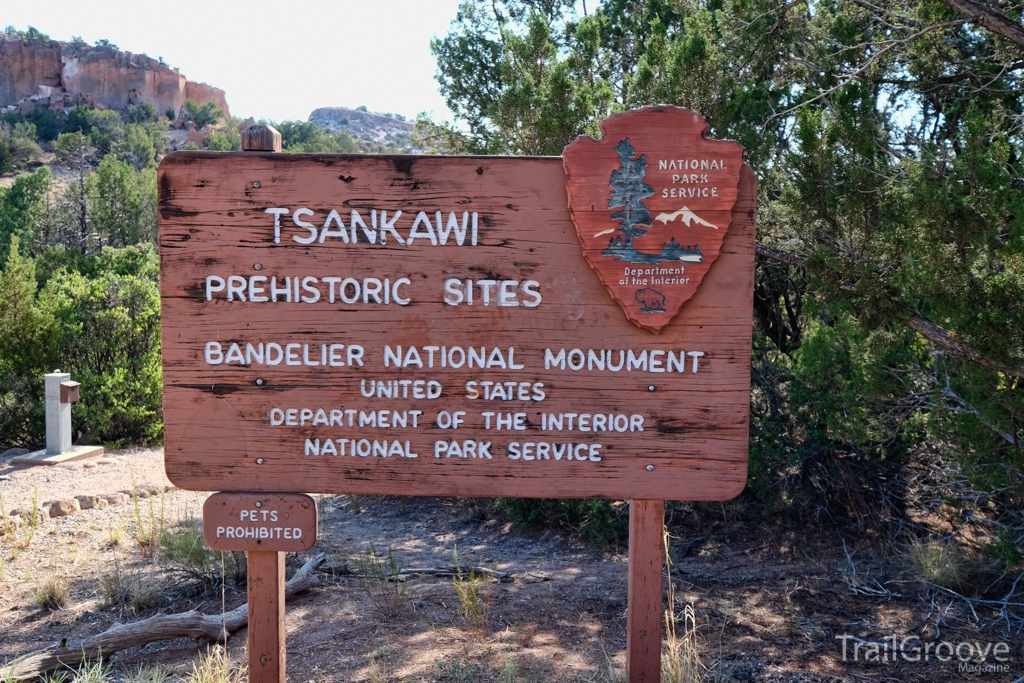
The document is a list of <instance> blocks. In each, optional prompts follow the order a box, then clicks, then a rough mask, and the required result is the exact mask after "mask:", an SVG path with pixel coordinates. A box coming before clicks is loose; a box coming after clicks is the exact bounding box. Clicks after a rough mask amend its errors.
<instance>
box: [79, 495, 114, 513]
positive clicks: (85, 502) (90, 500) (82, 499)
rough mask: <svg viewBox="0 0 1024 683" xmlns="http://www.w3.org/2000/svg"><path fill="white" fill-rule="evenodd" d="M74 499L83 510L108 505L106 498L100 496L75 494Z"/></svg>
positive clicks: (101, 507)
mask: <svg viewBox="0 0 1024 683" xmlns="http://www.w3.org/2000/svg"><path fill="white" fill-rule="evenodd" d="M75 500H77V501H78V504H79V506H81V508H82V509H83V510H92V509H97V510H102V509H103V508H105V507H107V505H109V503H107V499H106V498H103V497H102V496H84V495H83V496H75Z"/></svg>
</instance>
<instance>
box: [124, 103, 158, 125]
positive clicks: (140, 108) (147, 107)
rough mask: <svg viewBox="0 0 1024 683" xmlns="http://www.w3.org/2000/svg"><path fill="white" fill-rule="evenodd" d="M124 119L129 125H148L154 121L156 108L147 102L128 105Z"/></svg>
mask: <svg viewBox="0 0 1024 683" xmlns="http://www.w3.org/2000/svg"><path fill="white" fill-rule="evenodd" d="M125 118H126V119H127V120H128V122H129V123H149V122H150V121H153V120H154V119H156V107H154V106H153V105H152V104H150V103H149V102H140V103H139V104H133V105H130V106H129V107H128V111H127V112H126V113H125Z"/></svg>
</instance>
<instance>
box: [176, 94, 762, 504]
mask: <svg viewBox="0 0 1024 683" xmlns="http://www.w3.org/2000/svg"><path fill="white" fill-rule="evenodd" d="M650 111H655V110H650ZM657 111H661V109H658V110H657ZM674 111H675V113H674V114H673V113H664V114H663V115H662V114H659V116H661V117H662V118H661V119H660V121H661V122H663V123H659V119H657V117H654V115H653V114H644V116H645V117H647V118H643V119H641V120H640V123H639V124H636V125H634V124H629V125H627V123H628V121H629V119H627V118H625V117H623V118H622V119H621V123H620V119H615V121H614V122H613V123H612V124H611V125H609V126H607V127H606V137H605V139H604V140H603V141H602V142H601V143H593V142H589V143H584V142H578V143H577V144H576V146H575V147H573V148H572V149H575V148H577V147H578V148H580V149H581V150H582V149H585V148H586V145H594V144H599V145H602V149H604V148H605V147H607V146H608V145H611V147H610V149H612V150H613V151H612V153H610V154H605V152H601V154H600V155H597V156H595V157H594V161H593V162H592V165H593V168H592V169H590V168H589V167H588V168H587V169H585V172H584V173H583V174H582V175H580V174H578V173H577V172H575V171H573V170H572V169H573V168H575V167H574V166H573V165H572V163H570V161H571V155H572V150H570V157H569V160H567V162H566V163H567V164H568V165H569V168H570V176H569V182H570V187H571V188H572V190H571V191H572V195H573V198H574V199H573V202H574V205H575V202H576V201H577V200H576V198H577V197H583V196H590V195H592V196H593V198H592V199H591V200H587V201H589V202H590V204H592V205H593V208H590V205H589V204H588V205H587V210H588V211H589V212H590V213H593V214H594V215H595V216H596V217H597V218H595V221H596V220H597V219H600V222H601V226H600V230H598V229H596V228H595V227H593V226H592V227H590V228H585V227H584V228H581V234H583V235H584V236H586V235H588V234H590V235H593V234H594V233H597V232H600V231H601V230H608V229H611V230H613V231H615V230H619V231H620V232H621V229H622V225H624V223H623V222H622V220H620V219H619V218H616V217H615V216H613V215H612V214H615V213H617V212H621V211H623V209H622V208H621V207H619V206H618V205H617V200H616V201H612V200H611V199H610V197H611V196H612V195H613V194H614V193H615V192H617V191H618V190H615V189H614V188H612V187H610V184H614V183H615V182H616V181H615V180H614V178H613V174H614V173H619V175H620V176H621V175H622V174H623V173H624V172H626V173H627V175H628V174H632V175H633V176H637V175H638V174H639V171H638V170H637V168H636V163H637V162H638V160H639V159H640V157H643V158H644V159H645V160H646V162H647V164H648V168H647V172H646V173H647V174H646V175H644V176H642V183H641V184H646V185H648V186H650V187H651V188H653V189H654V191H655V193H657V195H658V197H659V199H658V203H655V202H653V197H654V195H650V197H639V198H634V199H630V200H629V202H632V203H629V206H631V207H633V209H630V210H635V209H637V207H639V206H640V204H644V205H645V206H646V207H647V210H648V211H649V212H651V214H652V216H653V217H654V218H653V219H652V221H653V224H654V225H652V226H650V230H649V233H648V234H649V238H650V241H651V243H652V244H653V243H654V242H657V241H658V240H662V241H664V240H665V238H666V236H668V234H669V232H671V233H672V238H674V239H675V242H676V243H677V244H683V243H684V242H685V243H687V244H691V243H692V244H693V245H696V244H698V243H699V246H700V251H701V255H702V256H703V257H704V260H703V261H702V262H701V263H699V264H696V263H694V262H693V261H692V260H691V261H687V260H685V258H683V255H680V257H679V259H680V260H679V265H674V264H668V265H666V263H667V262H662V261H659V262H658V263H646V262H635V261H630V260H629V259H625V260H624V259H622V258H619V259H618V260H616V259H615V258H614V257H605V256H601V255H599V256H598V257H596V258H600V259H602V260H601V261H600V262H599V263H600V265H599V267H597V272H595V270H594V269H592V268H591V265H589V264H588V262H587V260H585V258H584V254H585V253H591V252H590V250H591V246H590V244H589V242H588V241H587V240H586V239H585V240H584V241H583V248H582V249H581V239H580V237H579V236H578V233H577V229H576V227H575V226H574V224H573V216H576V217H577V220H578V222H580V221H581V219H580V218H579V215H578V214H579V212H575V213H573V214H570V210H569V206H570V203H569V199H568V197H567V194H566V171H565V168H564V167H563V161H562V159H561V158H559V157H552V158H509V157H415V156H366V155H282V154H277V155H274V154H259V153H247V154H225V153H208V152H176V153H174V154H171V155H169V156H167V157H166V158H165V159H164V161H163V163H162V164H161V166H160V177H159V190H160V205H159V210H160V255H161V295H162V305H163V311H162V322H163V353H164V383H165V392H164V418H165V461H166V469H167V475H168V477H169V478H170V479H171V481H172V482H174V483H175V485H177V486H179V487H181V488H184V489H192V490H210V489H220V490H236V491H238V490H244V491H294V492H323V493H365V494H400V495H459V496H520V497H530V496H535V497H609V498H645V499H672V500H679V499H685V500H723V499H728V498H731V497H733V496H735V495H737V494H738V493H739V492H740V491H741V490H742V489H743V487H744V485H745V483H746V466H747V439H748V413H749V403H750V346H751V320H752V305H753V277H754V212H755V210H756V194H757V192H756V181H755V179H754V175H753V173H752V172H751V171H750V170H749V169H748V168H747V167H746V166H743V165H742V164H741V163H740V158H739V156H737V154H736V153H735V145H733V144H732V143H728V146H729V149H730V150H733V151H730V152H722V151H720V150H719V149H718V148H717V147H714V145H713V143H710V142H709V141H706V140H703V138H702V137H701V135H700V133H701V131H702V130H703V125H702V123H701V122H699V121H697V122H694V121H696V120H695V119H693V115H692V113H690V112H687V111H685V110H674ZM680 112H682V114H681V115H684V116H685V117H689V118H688V119H687V120H688V121H691V124H687V125H683V124H681V123H679V121H677V120H676V118H677V117H678V116H679V115H680ZM698 124H699V125H698ZM659 126H661V127H659ZM672 131H675V133H673V132H672ZM673 135H677V136H678V137H679V139H678V140H676V139H674V138H673ZM627 137H628V138H629V140H630V144H631V145H632V146H633V150H632V151H631V152H630V151H629V150H628V149H626V148H625V147H623V148H622V149H621V150H620V152H614V149H615V147H620V146H621V144H620V143H621V141H622V140H625V139H626V138H627ZM602 155H603V156H602ZM680 155H683V156H682V157H681V156H680ZM685 156H692V158H691V159H690V160H687V159H685V158H684V157H685ZM605 157H607V158H605ZM680 159H683V165H684V166H687V168H686V169H684V170H687V172H689V166H692V165H693V164H692V163H691V162H692V161H693V159H696V167H697V170H696V171H695V172H694V173H695V175H694V177H691V178H688V179H687V183H686V185H687V187H688V188H689V187H693V188H707V187H713V188H718V190H717V192H718V193H719V196H720V197H722V198H723V199H722V202H723V203H722V204H721V205H719V204H715V205H714V206H711V205H708V208H704V207H705V205H704V204H699V203H697V201H696V200H697V197H696V196H694V197H693V200H694V201H693V202H691V201H690V197H689V195H687V197H686V198H685V199H681V198H680V196H679V194H678V190H679V188H680V187H682V185H683V184H682V182H681V180H680V181H679V182H675V181H672V176H673V174H677V175H679V176H680V177H681V176H682V172H681V171H680V170H679V168H678V166H679V164H680ZM663 160H668V161H667V162H666V166H667V165H668V162H671V163H675V164H676V169H675V170H671V169H668V168H666V169H661V163H662V161H663ZM703 160H707V161H708V163H710V162H711V161H714V160H719V161H718V162H717V163H718V166H719V168H716V169H714V171H713V172H711V171H710V170H701V165H702V164H703V163H704V161H703ZM722 160H724V161H722ZM630 165H632V166H633V167H634V168H633V170H632V171H629V169H626V171H623V170H622V167H623V166H630ZM677 172H678V173H677ZM705 174H706V178H705V177H704V176H705ZM630 182H632V181H630ZM673 182H674V185H673ZM590 184H593V186H594V187H593V188H590V187H589V186H590ZM670 185H671V187H670ZM730 188H731V189H730ZM666 189H668V190H669V191H670V192H669V194H670V196H671V191H672V190H673V189H675V190H676V191H677V192H676V197H675V198H674V199H672V202H671V203H669V204H667V205H664V204H663V203H661V202H662V200H661V199H660V198H661V196H662V194H663V193H664V191H665V190H666ZM588 192H589V193H590V195H588V194H587V193H588ZM644 192H646V190H645V191H644ZM708 192H709V193H710V192H711V190H708ZM619 194H622V192H619ZM627 194H628V193H627ZM641 194H642V193H641ZM700 194H701V195H702V198H703V194H704V190H703V189H702V190H700ZM616 196H618V195H616ZM666 201H667V200H666ZM601 202H603V205H604V206H607V207H608V208H606V209H601V206H602V204H601ZM638 202H639V203H638ZM627 203H628V202H627ZM612 204H616V205H615V206H612ZM675 204H679V206H675ZM683 206H686V207H688V208H689V209H690V210H692V212H693V214H694V215H695V216H696V217H697V218H693V217H692V216H690V215H689V214H687V213H686V212H685V211H683V212H682V213H679V214H678V215H677V216H676V217H675V218H666V221H665V231H664V234H662V232H659V231H661V228H662V223H661V222H660V221H659V220H658V215H659V214H660V213H664V212H666V211H667V210H668V209H669V208H671V209H672V210H673V211H677V210H681V208H682V207H683ZM584 213H586V212H584ZM598 214H600V215H598ZM632 220H633V222H632V223H631V225H632V226H633V227H632V228H630V229H631V230H634V232H633V233H631V234H632V236H633V237H634V238H636V240H635V242H634V241H630V244H631V245H633V246H635V248H636V249H637V250H638V252H637V253H641V251H642V252H643V253H648V252H650V246H649V245H648V244H647V242H645V241H643V240H646V239H648V237H647V236H644V237H643V240H642V239H641V238H640V237H639V236H638V234H639V233H637V232H635V231H636V230H639V229H640V227H638V226H641V225H642V224H643V223H644V220H640V219H638V218H637V216H636V214H634V215H633V219H632ZM638 220H639V222H638ZM700 221H705V222H707V223H712V224H714V227H709V226H706V225H703V224H702V223H701V222H700ZM684 223H685V224H686V225H685V226H684V225H683V224H684ZM580 224H581V225H584V223H582V222H580ZM655 227H657V230H655V229H654V228H655ZM644 229H648V228H644ZM677 230H678V231H677ZM672 238H669V243H671V241H672ZM595 239H597V238H595ZM600 239H601V240H603V243H604V247H602V248H604V249H607V248H608V246H607V240H608V239H612V240H613V241H614V237H613V236H612V234H611V233H609V234H607V235H602V236H601V237H600ZM715 240H717V242H716V241H715ZM622 245H623V248H625V245H626V241H625V240H623V241H622ZM663 251H664V250H663ZM651 253H653V252H651ZM673 253H674V252H673ZM619 256H621V254H620V255H619ZM606 262H607V264H606ZM698 267H699V268H701V269H703V271H702V272H701V274H700V276H699V278H700V280H701V281H700V282H699V287H698V286H697V284H698V283H697V279H698V276H697V275H694V272H695V269H698ZM614 268H618V269H619V271H620V273H621V279H625V280H628V283H629V284H628V288H627V289H626V290H624V292H625V294H623V295H622V296H623V297H624V298H625V299H626V300H627V303H626V304H625V308H626V311H627V314H624V312H623V308H621V307H620V305H619V304H618V303H616V302H615V301H613V300H612V298H610V297H609V289H606V287H605V286H604V285H603V284H602V281H601V279H600V278H599V273H604V272H605V270H603V269H606V270H607V272H608V273H612V272H613V270H614ZM667 270H671V271H672V272H671V273H669V272H662V271H667ZM676 270H679V271H680V273H682V274H683V275H682V276H680V275H679V274H678V273H676V272H675V271H676ZM613 274H614V273H613ZM680 277H684V278H685V277H691V278H693V279H692V281H691V282H690V283H687V284H686V285H685V286H677V285H678V284H679V283H678V282H677V281H678V280H679V278H680ZM616 287H618V285H615V287H612V288H611V289H612V291H615V288H616ZM644 290H650V291H649V292H646V293H645V292H644ZM661 295H663V296H664V303H663V304H662V303H659V300H658V296H661ZM629 297H632V299H631V300H632V301H633V302H634V303H632V304H630V303H628V301H629V300H630V299H629ZM685 297H689V298H688V300H686V301H685V303H684V302H683V298H685ZM620 300H621V299H620ZM676 308H678V313H677V314H675V313H673V314H674V315H675V317H672V315H670V313H669V311H670V309H672V311H673V312H674V310H675V309H676ZM645 309H646V312H645ZM661 309H664V312H662V311H661ZM627 315H628V316H629V317H627ZM631 319H632V320H634V321H637V322H638V323H640V324H642V325H643V326H644V327H645V328H647V329H641V328H640V327H638V326H637V325H636V324H634V322H631ZM645 321H651V322H650V323H649V324H646V323H645ZM654 329H658V330H660V332H659V333H658V334H654V333H652V332H651V331H650V330H654Z"/></svg>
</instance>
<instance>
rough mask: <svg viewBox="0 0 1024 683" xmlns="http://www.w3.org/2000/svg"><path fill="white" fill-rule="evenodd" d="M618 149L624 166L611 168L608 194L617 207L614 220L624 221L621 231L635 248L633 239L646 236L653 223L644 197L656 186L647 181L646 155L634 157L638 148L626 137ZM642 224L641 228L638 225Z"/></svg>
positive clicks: (627, 243)
mask: <svg viewBox="0 0 1024 683" xmlns="http://www.w3.org/2000/svg"><path fill="white" fill-rule="evenodd" d="M615 152H616V153H617V154H618V155H619V160H620V161H621V162H622V165H621V166H620V167H619V168H618V169H617V170H615V171H612V176H611V182H610V183H609V187H611V190H612V191H611V192H610V193H609V195H608V208H609V209H618V208H621V209H622V210H621V211H616V212H615V213H613V214H612V220H613V221H619V222H621V223H622V227H621V228H619V231H620V232H622V234H623V236H624V237H625V244H624V245H623V246H624V247H625V248H626V249H632V248H633V238H634V237H643V236H644V235H646V234H647V231H646V230H644V228H645V227H650V226H651V223H652V221H651V212H650V211H648V210H647V207H646V206H644V204H643V200H644V199H646V198H647V197H650V196H651V195H652V194H654V188H653V187H651V186H650V185H648V184H647V183H645V182H644V177H645V176H646V175H647V157H646V155H644V154H641V155H640V158H639V159H633V158H632V157H633V155H634V154H635V153H636V150H634V149H633V145H632V144H630V142H629V138H626V139H625V140H623V141H622V142H620V143H619V144H618V146H617V147H616V148H615ZM638 226H641V227H638Z"/></svg>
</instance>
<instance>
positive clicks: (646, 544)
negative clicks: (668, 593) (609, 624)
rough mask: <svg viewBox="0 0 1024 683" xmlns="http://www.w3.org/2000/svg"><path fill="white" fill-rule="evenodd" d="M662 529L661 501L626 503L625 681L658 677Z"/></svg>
mask: <svg viewBox="0 0 1024 683" xmlns="http://www.w3.org/2000/svg"><path fill="white" fill-rule="evenodd" d="M664 529H665V501H663V500H631V501H630V502H629V585H628V586H627V593H628V598H627V600H628V603H629V612H628V614H627V616H626V680H627V681H628V683H658V682H659V681H660V680H661V619H662V614H663V612H664V610H663V606H662V598H663V595H664V591H663V586H662V564H663V562H662V558H663V557H664V553H665V545H664V541H665V536H664V533H665V531H664Z"/></svg>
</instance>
